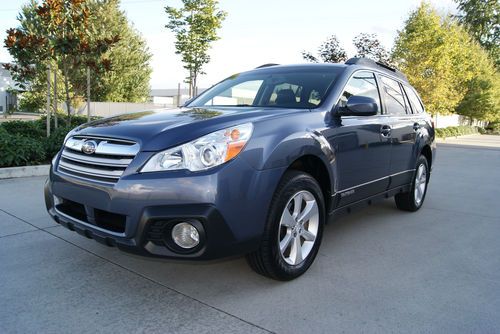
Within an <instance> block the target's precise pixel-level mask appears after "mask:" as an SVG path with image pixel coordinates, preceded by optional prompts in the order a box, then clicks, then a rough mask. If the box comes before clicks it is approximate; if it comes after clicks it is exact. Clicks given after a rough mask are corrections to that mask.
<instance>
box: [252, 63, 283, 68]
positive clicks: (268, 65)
mask: <svg viewBox="0 0 500 334" xmlns="http://www.w3.org/2000/svg"><path fill="white" fill-rule="evenodd" d="M278 65H279V64H272V63H269V64H264V65H260V66H257V67H256V68H255V69H258V68H264V67H271V66H278Z"/></svg>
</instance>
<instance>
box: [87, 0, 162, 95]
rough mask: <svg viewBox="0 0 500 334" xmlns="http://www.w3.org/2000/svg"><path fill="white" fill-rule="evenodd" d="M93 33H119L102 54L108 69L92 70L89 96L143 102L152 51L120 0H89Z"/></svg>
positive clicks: (148, 79)
mask: <svg viewBox="0 0 500 334" xmlns="http://www.w3.org/2000/svg"><path fill="white" fill-rule="evenodd" d="M90 6H91V7H90V8H91V10H92V13H94V14H95V15H93V16H92V18H91V19H92V21H95V22H94V23H93V26H94V27H95V30H94V32H93V34H94V35H96V36H99V35H103V34H109V35H111V36H120V40H119V41H118V42H117V43H116V44H113V45H111V46H110V48H109V50H108V51H107V52H106V53H105V54H104V56H105V57H106V58H107V59H109V61H110V63H111V70H110V71H101V72H97V73H93V77H92V87H91V88H92V91H91V96H92V99H93V100H94V101H111V102H144V101H146V100H147V99H148V97H149V93H150V86H149V81H150V78H151V72H152V69H151V66H150V65H149V62H150V60H151V53H150V52H149V49H148V47H147V43H146V41H145V40H144V38H142V36H141V35H140V33H139V32H138V31H136V30H135V29H134V28H133V27H132V25H131V24H130V23H129V22H128V20H127V17H126V15H125V13H124V12H123V11H121V10H120V8H119V0H107V1H104V2H103V1H93V2H91V4H90Z"/></svg>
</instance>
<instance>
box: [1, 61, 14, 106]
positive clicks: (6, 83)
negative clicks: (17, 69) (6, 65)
mask: <svg viewBox="0 0 500 334" xmlns="http://www.w3.org/2000/svg"><path fill="white" fill-rule="evenodd" d="M11 84H12V79H11V77H10V74H9V72H7V71H6V70H5V69H3V68H1V64H0V109H1V110H0V114H3V113H6V112H7V101H6V99H5V98H6V97H7V89H8V88H9V87H10V85H11Z"/></svg>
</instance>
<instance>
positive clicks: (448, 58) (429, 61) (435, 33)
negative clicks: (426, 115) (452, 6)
mask: <svg viewBox="0 0 500 334" xmlns="http://www.w3.org/2000/svg"><path fill="white" fill-rule="evenodd" d="M471 42H472V41H471V38H470V36H469V34H468V33H467V32H466V31H465V30H464V29H463V28H462V27H460V26H459V25H458V24H456V23H455V22H454V21H453V20H451V19H448V18H445V19H443V18H441V17H440V16H439V14H438V13H437V12H436V10H435V9H433V8H432V7H431V6H430V5H429V4H428V3H425V2H424V3H422V4H421V5H420V7H418V8H417V10H415V11H414V12H412V13H411V14H410V16H409V18H408V20H407V21H406V22H405V26H404V28H403V29H402V30H401V31H400V32H399V34H398V37H397V38H396V41H395V46H394V50H393V58H394V60H395V61H396V62H397V64H398V65H399V67H400V68H401V70H402V71H403V72H404V73H405V74H406V76H407V77H408V80H409V81H410V83H411V84H412V85H413V86H414V87H415V88H416V89H417V90H418V91H419V93H420V95H421V96H422V99H423V101H424V103H425V105H426V107H427V110H428V111H429V112H430V113H431V114H433V115H434V114H438V113H439V114H449V113H452V112H454V111H455V108H456V107H457V105H458V104H459V103H460V101H461V100H462V98H463V97H464V96H465V93H466V90H467V86H468V83H469V82H470V80H471V79H472V78H473V77H474V54H473V51H472V50H470V49H469V48H468V46H470V45H471Z"/></svg>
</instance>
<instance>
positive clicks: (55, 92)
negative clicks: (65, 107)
mask: <svg viewBox="0 0 500 334" xmlns="http://www.w3.org/2000/svg"><path fill="white" fill-rule="evenodd" d="M57 123H58V120H57V66H56V69H55V70H54V127H55V128H56V129H57V127H58V124H57Z"/></svg>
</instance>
